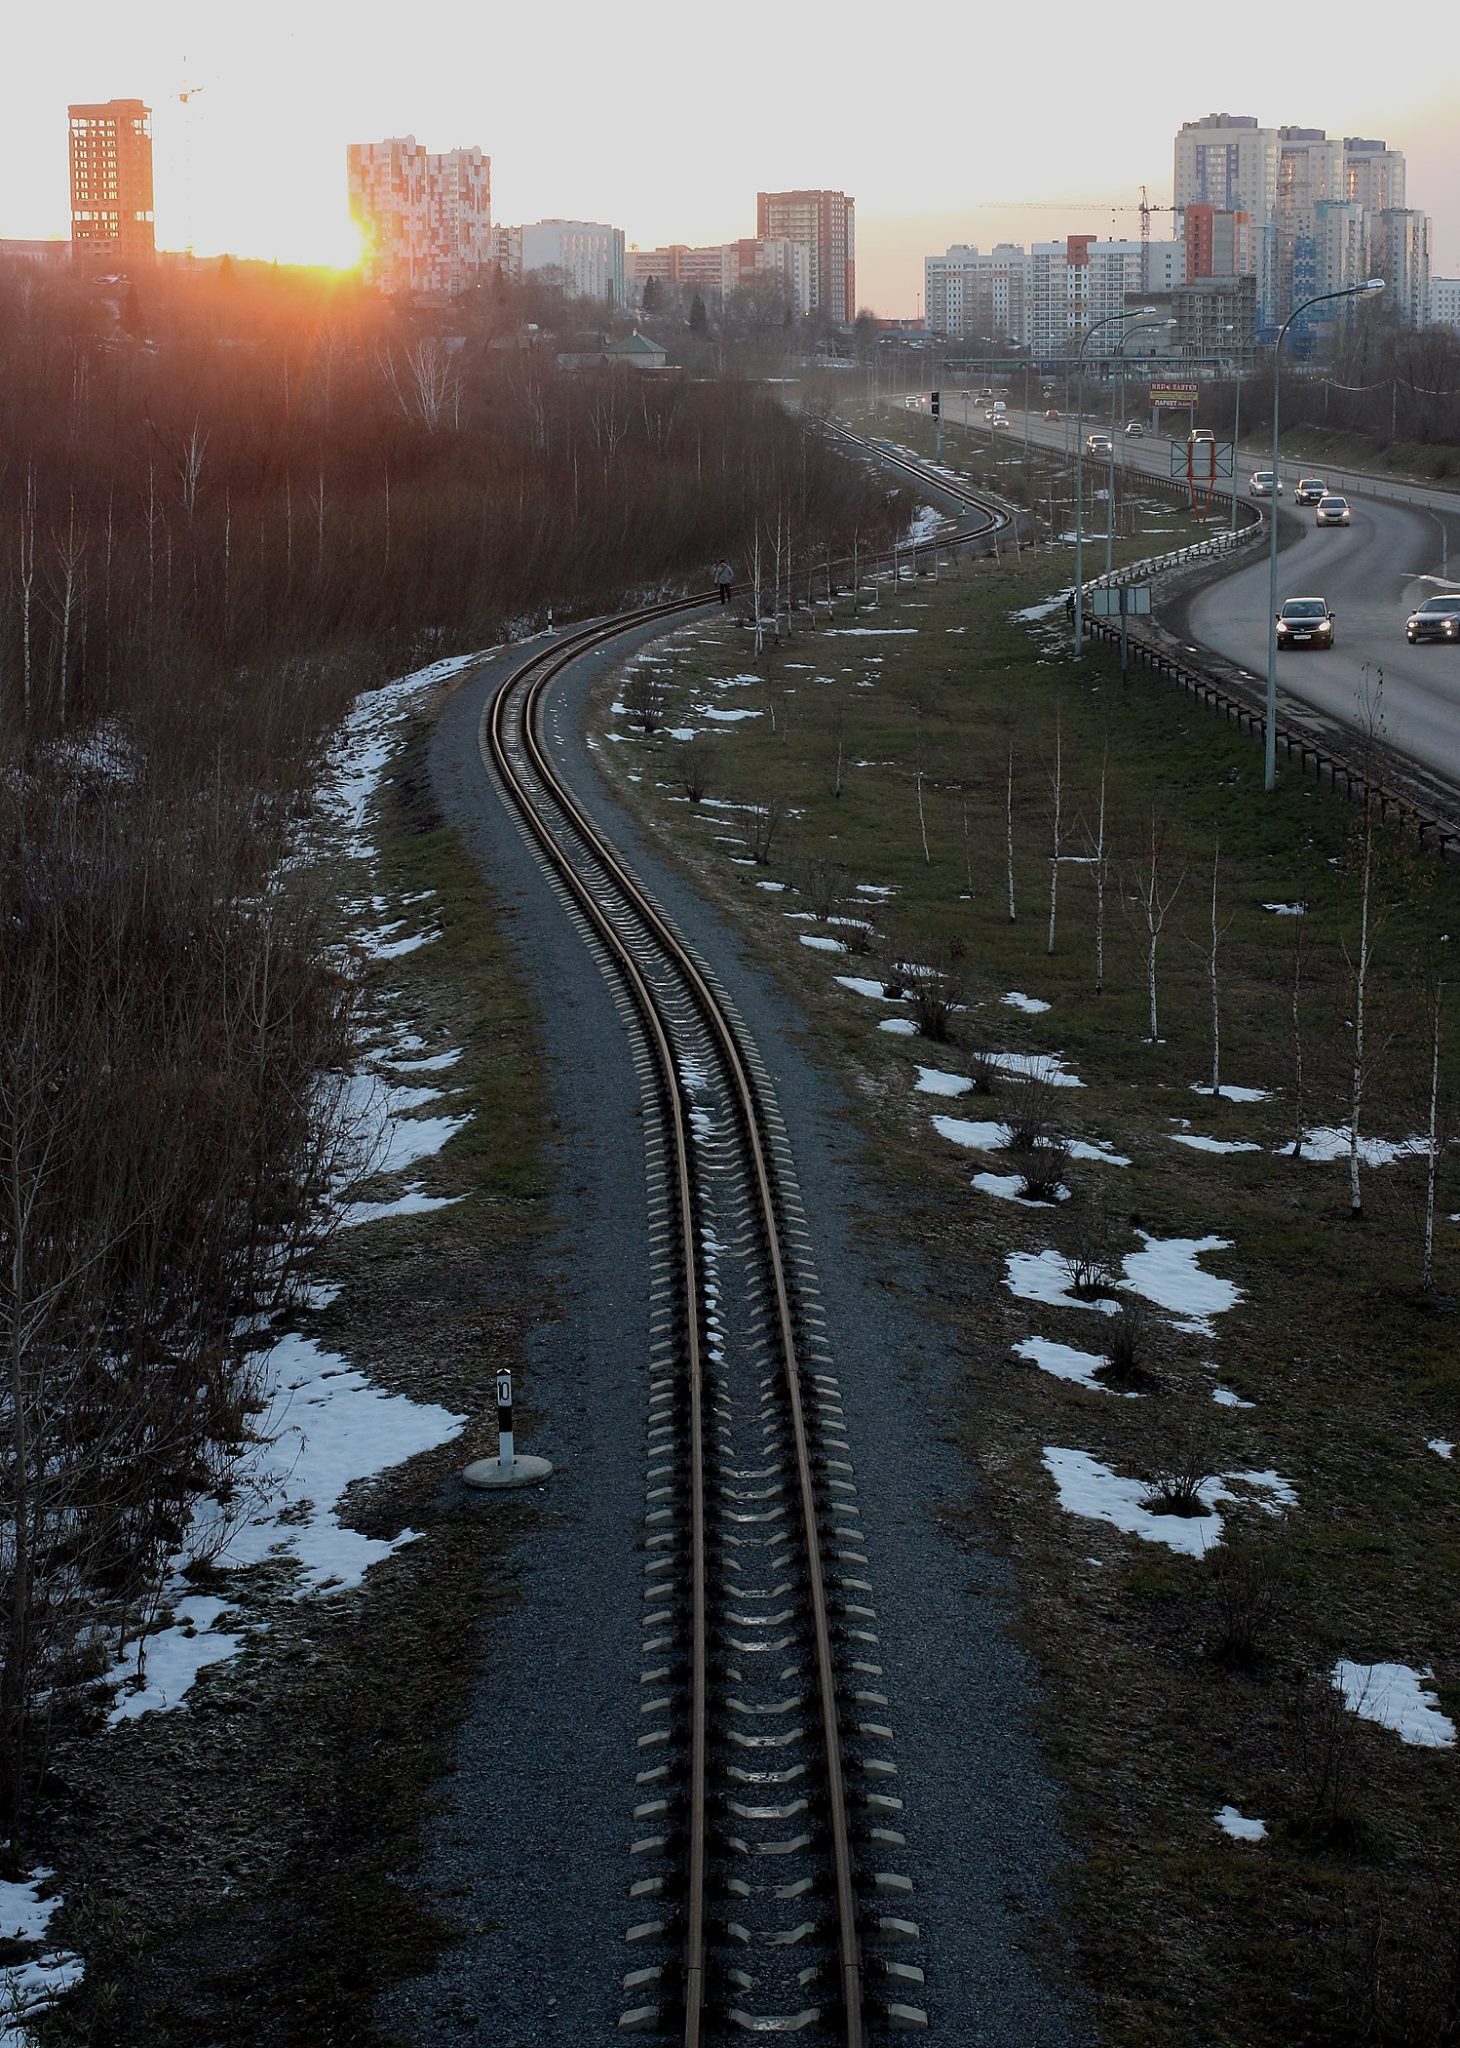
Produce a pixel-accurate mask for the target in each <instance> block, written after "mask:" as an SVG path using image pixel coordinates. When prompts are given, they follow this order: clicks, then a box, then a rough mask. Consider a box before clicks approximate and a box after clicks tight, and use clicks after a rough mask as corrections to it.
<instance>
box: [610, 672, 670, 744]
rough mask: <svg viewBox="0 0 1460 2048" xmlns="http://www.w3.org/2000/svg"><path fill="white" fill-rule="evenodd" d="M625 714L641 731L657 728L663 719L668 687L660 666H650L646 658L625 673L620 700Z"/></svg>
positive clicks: (667, 701)
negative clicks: (658, 667) (645, 660)
mask: <svg viewBox="0 0 1460 2048" xmlns="http://www.w3.org/2000/svg"><path fill="white" fill-rule="evenodd" d="M620 701H621V702H622V704H623V707H624V712H625V715H626V716H627V717H628V718H629V719H630V720H631V722H632V723H633V724H634V725H636V726H637V727H638V728H639V730H640V732H642V733H644V734H646V735H647V734H649V733H652V732H657V731H658V730H659V728H660V726H661V725H663V723H664V717H665V713H666V711H667V709H668V704H669V691H668V688H667V686H666V684H665V680H664V676H663V673H662V671H661V670H659V669H657V668H650V667H649V666H648V664H647V663H645V662H636V663H635V665H634V666H633V667H632V668H631V669H630V670H629V672H628V674H627V675H626V676H625V677H624V686H623V694H622V697H621V700H620Z"/></svg>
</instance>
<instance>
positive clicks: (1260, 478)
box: [1247, 469, 1283, 498]
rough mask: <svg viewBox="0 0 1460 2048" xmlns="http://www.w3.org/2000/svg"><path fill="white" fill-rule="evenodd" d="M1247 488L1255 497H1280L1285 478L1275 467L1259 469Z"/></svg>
mask: <svg viewBox="0 0 1460 2048" xmlns="http://www.w3.org/2000/svg"><path fill="white" fill-rule="evenodd" d="M1247 488H1248V490H1249V492H1250V493H1251V495H1252V496H1253V497H1254V498H1280V497H1281V496H1282V494H1283V480H1282V478H1281V477H1280V476H1279V475H1278V473H1277V471H1276V470H1275V469H1259V470H1258V471H1257V473H1256V474H1255V475H1254V477H1253V479H1252V481H1251V483H1250V484H1249V485H1248V486H1247Z"/></svg>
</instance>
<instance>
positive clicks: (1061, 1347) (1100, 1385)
mask: <svg viewBox="0 0 1460 2048" xmlns="http://www.w3.org/2000/svg"><path fill="white" fill-rule="evenodd" d="M1014 1354H1015V1356H1016V1357H1018V1358H1025V1359H1027V1360H1028V1361H1029V1363H1030V1364H1031V1365H1037V1366H1038V1367H1039V1369H1040V1371H1041V1372H1048V1373H1053V1374H1054V1376H1055V1378H1056V1379H1057V1380H1068V1381H1069V1382H1070V1383H1071V1385H1073V1386H1077V1387H1088V1388H1089V1389H1090V1391H1091V1392H1092V1393H1095V1394H1120V1395H1122V1396H1124V1397H1125V1398H1126V1399H1128V1400H1135V1399H1137V1398H1138V1396H1137V1395H1135V1394H1134V1393H1132V1392H1131V1390H1130V1389H1129V1388H1128V1387H1111V1386H1107V1385H1106V1383H1105V1381H1104V1380H1102V1379H1097V1378H1096V1374H1097V1373H1098V1372H1099V1370H1100V1368H1101V1366H1103V1365H1104V1364H1105V1362H1106V1361H1105V1359H1104V1358H1103V1357H1102V1356H1101V1354H1100V1353H1099V1352H1098V1351H1077V1350H1076V1349H1075V1347H1074V1345H1073V1344H1055V1343H1053V1342H1051V1340H1050V1339H1049V1338H1048V1337H1025V1338H1024V1339H1023V1340H1022V1342H1020V1343H1018V1344H1016V1345H1015V1346H1014Z"/></svg>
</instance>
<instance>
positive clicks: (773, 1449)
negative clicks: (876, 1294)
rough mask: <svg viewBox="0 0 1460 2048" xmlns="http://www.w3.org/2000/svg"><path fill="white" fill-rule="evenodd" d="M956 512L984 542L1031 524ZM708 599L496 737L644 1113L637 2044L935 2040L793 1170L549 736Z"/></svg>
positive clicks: (754, 1066) (574, 655)
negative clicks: (628, 661)
mask: <svg viewBox="0 0 1460 2048" xmlns="http://www.w3.org/2000/svg"><path fill="white" fill-rule="evenodd" d="M874 452H877V453H878V454H879V455H880V454H881V451H874ZM940 488H942V485H941V483H940ZM953 494H954V495H957V496H959V497H962V498H964V499H965V500H966V502H967V504H968V507H969V511H970V515H971V519H972V521H973V522H974V525H975V530H976V528H977V527H978V526H985V527H986V526H988V525H991V524H992V523H994V522H996V521H999V520H1004V519H1006V517H1007V515H1006V514H1004V513H1003V511H1002V508H998V507H994V506H990V505H988V504H986V503H985V502H983V501H979V500H975V499H973V498H972V496H971V494H966V493H964V492H962V491H961V490H959V489H956V488H955V489H954V491H953ZM945 544H946V543H945ZM704 602H705V601H704V599H702V598H686V599H681V600H671V601H668V602H665V603H661V604H658V605H652V606H648V607H646V608H644V609H642V610H639V611H636V612H633V613H630V614H626V615H624V616H622V617H620V618H617V619H614V620H612V621H609V622H606V623H601V624H598V625H594V626H589V627H586V628H583V629H581V630H579V631H577V632H574V633H572V634H569V635H567V636H564V637H563V638H562V639H560V640H559V641H557V642H556V643H555V644H554V645H553V646H552V647H551V648H549V649H546V650H543V651H541V652H539V653H538V654H536V655H534V656H532V657H531V658H530V659H529V660H527V661H525V662H523V663H522V664H521V665H520V666H519V667H518V668H517V669H516V670H515V671H514V672H513V673H512V674H511V675H510V676H509V677H508V678H507V679H506V680H505V681H504V682H503V684H502V685H501V687H500V688H499V689H498V690H497V692H496V693H495V694H494V696H493V697H492V698H491V700H490V701H489V703H488V705H487V707H486V709H485V711H484V713H483V718H482V729H481V734H480V740H481V746H482V751H483V754H484V756H485V757H486V758H487V759H488V760H489V762H490V763H491V765H492V767H493V769H494V770H495V773H496V775H497V777H498V778H499V780H500V782H501V785H502V787H503V790H504V791H505V793H506V794H507V796H508V797H509V799H510V801H511V803H512V804H513V806H514V807H515V809H516V811H517V814H518V816H519V820H520V823H521V826H522V829H523V830H524V832H525V833H526V834H527V835H528V836H529V838H530V840H531V842H532V843H533V844H534V846H535V847H536V849H537V852H538V854H539V856H540V859H541V861H542V862H543V864H544V865H545V866H546V868H547V870H548V871H549V873H550V875H551V877H552V879H553V881H554V884H555V886H556V887H557V889H558V890H559V892H560V894H561V895H562V896H563V897H564V899H565V900H566V902H567V905H568V907H569V909H570V912H571V914H572V915H573V916H574V918H575V919H576V920H577V922H578V923H579V925H580V928H581V929H582V930H583V932H584V935H585V938H586V939H587V940H588V942H589V943H590V945H591V946H592V947H593V948H594V950H595V951H596V953H597V955H598V957H599V960H600V963H601V965H602V966H603V968H604V970H605V972H606V973H607V974H608V976H609V979H610V985H611V987H612V988H613V990H614V994H615V1000H616V1002H617V1003H618V1005H619V1008H620V1011H621V1013H622V1014H623V1016H624V1018H625V1022H626V1024H627V1025H628V1028H629V1031H630V1035H631V1044H632V1046H633V1051H634V1058H635V1064H636V1067H637V1069H638V1073H639V1080H640V1092H641V1106H642V1108H643V1111H644V1123H645V1133H646V1140H645V1150H646V1171H647V1179H648V1196H649V1222H650V1250H651V1271H652V1277H651V1299H650V1330H649V1358H648V1372H647V1389H648V1423H647V1436H648V1449H649V1469H648V1473H647V1479H646V1503H645V1536H644V1556H645V1596H644V1616H643V1620H644V1634H643V1645H642V1690H643V1695H644V1697H643V1703H642V1709H641V1716H640V1719H641V1723H642V1725H643V1731H644V1732H643V1733H642V1734H641V1735H640V1737H639V1738H638V1744H637V1749H638V1756H637V1763H638V1769H637V1772H636V1786H635V1801H634V1811H633V1818H634V1827H635V1839H634V1841H633V1845H632V1851H631V1859H630V1860H631V1873H632V1874H631V1881H630V1884H629V1896H630V1900H631V1903H632V1909H633V1910H634V1911H635V1912H637V1913H638V1914H639V1915H640V1916H641V1917H639V1918H637V1919H636V1920H635V1921H634V1923H633V1924H632V1925H631V1926H630V1927H629V1929H628V1941H629V1947H630V1958H629V1960H630V1967H629V1968H628V1969H627V1970H626V1972H625V1974H624V1980H623V2000H622V2010H621V2015H620V2021H619V2026H620V2030H621V2031H623V2032H624V2033H626V2034H627V2033H642V2034H646V2035H652V2036H656V2037H659V2038H662V2039H677V2040H679V2041H682V2042H683V2043H684V2044H685V2048H702V2044H704V2048H708V2044H710V2043H713V2042H719V2041H728V2040H733V2039H741V2038H744V2036H745V2035H746V2034H757V2033H758V2034H797V2035H799V2036H801V2037H802V2038H804V2039H805V2040H807V2041H808V2042H809V2043H816V2044H818V2048H819V2044H824V2043H836V2044H838V2048H863V2044H865V2043H867V2042H869V2041H872V2040H875V2039H880V2038H881V2037H882V2036H883V2034H884V2033H885V2032H887V2031H889V2030H901V2029H917V2028H922V2027H925V2026H926V2023H927V2021H926V2013H925V2011H924V2009H923V2007H922V2005H921V2003H920V2002H919V2000H920V1995H921V1986H922V1982H923V1972H922V1970H921V1968H920V1967H919V1965H918V1963H917V1962H916V1960H915V1957H916V1955H917V1953H918V1948H919V1944H920V1941H921V1935H920V1930H919V1928H918V1927H917V1924H916V1923H915V1922H914V1921H913V1920H912V1919H911V1918H909V1917H908V1914H907V1911H906V1905H907V1895H908V1894H909V1893H910V1892H911V1889H912V1886H911V1883H910V1881H909V1879H908V1878H907V1877H906V1875H905V1874H904V1873H903V1872H901V1871H900V1870H897V1869H894V1868H891V1867H889V1865H890V1864H891V1863H893V1862H895V1861H896V1859H897V1852H899V1851H901V1850H902V1849H903V1848H904V1846H905V1843H904V1837H903V1835H902V1833H901V1831H900V1828H899V1827H898V1825H897V1823H898V1821H899V1820H900V1818H901V1810H902V1800H901V1797H900V1794H899V1793H898V1791H897V1790H896V1786H897V1783H898V1773H897V1765H896V1762H895V1761H894V1758H893V1756H892V1755H891V1754H890V1752H891V1750H892V1748H893V1733H892V1730H891V1728H890V1727H889V1726H888V1724H887V1720H886V1718H885V1717H886V1715H887V1712H888V1699H887V1695H886V1693H885V1692H884V1691H883V1690H882V1681H883V1670H882V1665H881V1661H880V1654H879V1645H878V1636H877V1629H876V1613H875V1609H874V1606H873V1602H872V1586H871V1582H870V1579H869V1577H868V1571H869V1563H868V1554H867V1551H866V1550H865V1548H864V1547H863V1545H864V1534H863V1530H862V1527H861V1523H860V1516H859V1510H858V1506H857V1490H856V1482H855V1476H854V1471H853V1465H852V1460H851V1453H850V1444H849V1440H848V1434H847V1426H846V1420H845V1417H844V1415H843V1412H842V1404H841V1396H840V1389H839V1386H838V1383H837V1379H836V1373H835V1368H834V1360H833V1358H832V1356H831V1353H830V1350H829V1347H828V1344H827V1339H826V1334H825V1324H824V1318H823V1314H822V1311H821V1308H820V1305H819V1289H818V1286H817V1282H816V1275H815V1270H814V1266H813V1262H812V1258H811V1245H810V1239H809V1236H808V1233H807V1230H806V1225H805V1220H804V1216H803V1213H802V1210H801V1204H800V1199H799V1195H798V1193H797V1189H796V1181H795V1169H794V1161H793V1159H792V1155H791V1149H790V1146H789V1143H788V1142H787V1138H786V1134H785V1130H784V1126H783V1124H782V1121H781V1117H780V1113H779V1110H778V1108H777V1106H776V1102H775V1096H774V1091H773V1088H772V1086H771V1082H770V1078H769V1076H768V1075H767V1073H766V1071H765V1069H764V1067H763V1065H762V1063H761V1061H760V1059H759V1057H758V1055H757V1053H756V1050H755V1047H754V1045H753V1043H752V1042H751V1040H750V1038H749V1035H748V1033H747V1032H746V1031H745V1029H744V1026H743V1025H742V1024H741V1022H740V1020H739V1018H738V1017H737V1015H736V1012H735V1009H734V1006H733V1004H732V1003H731V1002H730V1001H729V999H728V998H727V996H726V994H725V993H724V991H723V990H721V989H720V988H719V987H718V986H717V985H716V983H715V981H714V979H713V977H712V976H711V974H710V973H709V972H708V970H707V969H706V968H705V967H704V966H703V964H702V963H701V962H700V961H699V960H698V959H697V958H696V956H695V954H694V953H693V952H692V951H691V949H690V948H689V947H687V946H686V945H685V943H684V942H683V940H682V939H681V938H680V937H679V935H678V934H677V933H676V931H675V930H674V928H673V926H672V924H671V922H670V920H669V919H668V917H667V916H666V915H665V914H664V913H663V912H662V910H660V909H659V907H658V906H657V905H656V904H655V902H654V901H653V899H652V898H651V896H650V895H649V894H648V893H647V892H646V891H645V889H644V888H643V887H642V886H641V885H640V883H639V882H638V881H637V880H636V878H635V877H634V876H633V874H632V873H631V872H630V871H629V869H628V867H627V866H626V865H625V863H624V861H623V860H622V858H621V857H620V855H619V854H618V853H617V852H616V850H615V849H614V847H613V846H612V844H611V843H610V842H609V841H608V840H607V839H606V838H605V837H604V835H603V834H602V833H601V832H600V831H599V830H598V828H597V827H596V826H595V824H594V823H593V821H592V819H591V818H590V817H589V816H588V814H587V813H586V811H585V810H584V808H583V807H582V805H581V804H580V803H579V801H578V799H577V798H576V797H575V796H574V794H573V792H572V791H571V790H570V789H569V788H568V787H567V785H566V784H565V783H564V781H563V780H562V778H561V777H560V776H559V774H558V773H557V771H556V769H555V767H554V765H553V762H552V761H551V759H550V758H549V755H548V751H547V748H546V745H545V742H544V739H543V724H544V706H545V703H546V701H547V699H548V696H549V693H550V692H551V689H552V686H553V683H554V682H555V680H556V679H557V678H558V677H560V676H561V675H562V674H563V672H564V670H565V669H567V668H568V667H569V666H570V665H571V664H572V663H573V662H574V661H576V660H577V659H579V658H580V657H582V656H584V655H587V654H591V653H594V652H597V651H600V650H605V649H608V648H610V647H611V646H612V645H613V643H614V642H615V641H617V640H620V639H622V638H623V637H624V636H626V635H628V634H631V633H642V631H643V629H644V628H645V627H653V626H654V625H655V624H657V623H660V622H662V623H663V624H664V625H665V626H666V627H671V626H672V625H673V624H674V622H675V621H676V620H678V619H680V618H683V617H685V616H686V615H688V614H691V613H694V612H696V611H698V610H699V609H700V608H701V607H702V606H703V604H704Z"/></svg>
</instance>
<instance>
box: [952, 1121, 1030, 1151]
mask: <svg viewBox="0 0 1460 2048" xmlns="http://www.w3.org/2000/svg"><path fill="white" fill-rule="evenodd" d="M933 1129H934V1130H935V1131H936V1132H937V1133H938V1136H939V1137H940V1138H946V1139H947V1140H948V1142H949V1144H950V1145H967V1146H968V1148H969V1149H970V1151H973V1152H1002V1151H1003V1149H1004V1147H1005V1146H1006V1145H1007V1144H1008V1142H1009V1139H1010V1137H1011V1135H1012V1133H1011V1132H1010V1130H1009V1126H1008V1125H1007V1124H999V1123H969V1122H967V1121H966V1120H965V1119H964V1118H963V1117H959V1116H935V1117H934V1118H933Z"/></svg>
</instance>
